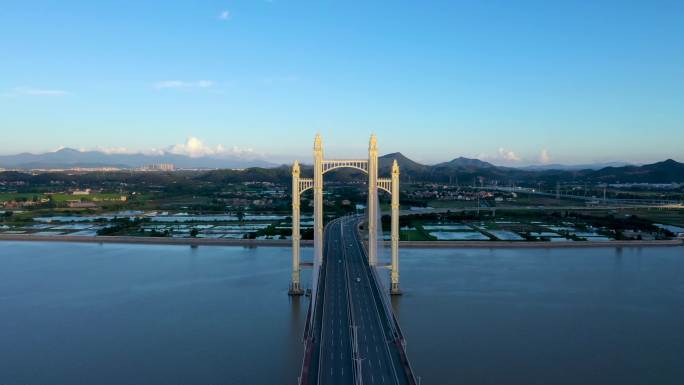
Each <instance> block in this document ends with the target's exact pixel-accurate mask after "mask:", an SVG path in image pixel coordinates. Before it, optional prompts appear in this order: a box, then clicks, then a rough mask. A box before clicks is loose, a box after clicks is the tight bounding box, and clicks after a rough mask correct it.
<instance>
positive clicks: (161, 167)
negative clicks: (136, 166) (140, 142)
mask: <svg viewBox="0 0 684 385" xmlns="http://www.w3.org/2000/svg"><path fill="white" fill-rule="evenodd" d="M142 170H143V171H174V170H176V166H175V165H174V164H173V163H155V164H148V165H146V166H143V167H142Z"/></svg>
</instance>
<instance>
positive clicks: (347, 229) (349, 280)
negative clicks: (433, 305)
mask: <svg viewBox="0 0 684 385" xmlns="http://www.w3.org/2000/svg"><path fill="white" fill-rule="evenodd" d="M358 222H359V219H358V218H356V217H352V218H343V219H338V220H335V221H333V222H331V223H330V224H328V226H326V228H325V234H324V239H325V250H324V262H323V266H322V267H321V273H320V275H319V286H318V292H317V293H316V298H314V301H313V302H312V304H313V315H312V317H311V318H310V322H311V325H309V326H308V328H307V330H310V335H309V340H308V341H307V348H308V349H307V355H308V356H307V357H305V360H304V367H303V370H302V375H303V376H302V378H301V384H359V383H363V384H401V385H404V384H406V385H413V384H415V379H414V378H413V374H412V372H411V368H410V366H409V365H408V362H407V360H406V356H405V352H404V350H403V345H402V336H401V333H400V331H399V330H398V325H397V324H396V321H395V319H394V316H393V315H392V310H391V308H390V307H389V305H388V303H387V302H386V300H385V299H383V295H384V294H383V289H382V288H381V287H380V285H381V284H380V283H379V282H378V279H377V277H376V276H375V274H376V273H375V271H374V269H372V268H371V267H369V266H368V262H367V258H366V257H365V252H364V250H363V246H362V243H361V240H360V239H359V235H358V232H357V231H356V226H357V224H358Z"/></svg>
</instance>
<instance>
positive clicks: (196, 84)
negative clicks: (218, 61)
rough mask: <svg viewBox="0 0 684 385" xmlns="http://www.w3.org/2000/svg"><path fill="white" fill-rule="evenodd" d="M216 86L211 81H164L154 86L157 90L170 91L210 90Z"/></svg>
mask: <svg viewBox="0 0 684 385" xmlns="http://www.w3.org/2000/svg"><path fill="white" fill-rule="evenodd" d="M213 86H214V82H213V81H211V80H195V81H184V80H164V81H161V82H157V83H155V84H154V88H156V89H168V88H210V87H213Z"/></svg>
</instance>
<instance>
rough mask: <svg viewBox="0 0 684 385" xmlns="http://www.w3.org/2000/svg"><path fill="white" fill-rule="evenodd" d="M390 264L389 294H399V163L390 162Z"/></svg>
mask: <svg viewBox="0 0 684 385" xmlns="http://www.w3.org/2000/svg"><path fill="white" fill-rule="evenodd" d="M391 239H392V265H391V272H390V282H391V287H390V294H393V295H397V294H401V290H399V165H398V164H397V161H396V159H395V160H394V162H393V163H392V238H391Z"/></svg>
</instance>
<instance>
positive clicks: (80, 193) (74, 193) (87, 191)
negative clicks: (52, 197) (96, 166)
mask: <svg viewBox="0 0 684 385" xmlns="http://www.w3.org/2000/svg"><path fill="white" fill-rule="evenodd" d="M90 191H91V190H90V189H89V188H87V189H85V190H74V191H73V192H72V193H71V195H90Z"/></svg>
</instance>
